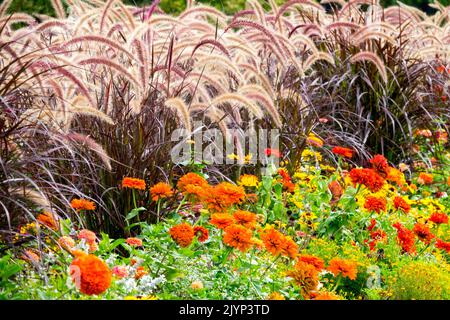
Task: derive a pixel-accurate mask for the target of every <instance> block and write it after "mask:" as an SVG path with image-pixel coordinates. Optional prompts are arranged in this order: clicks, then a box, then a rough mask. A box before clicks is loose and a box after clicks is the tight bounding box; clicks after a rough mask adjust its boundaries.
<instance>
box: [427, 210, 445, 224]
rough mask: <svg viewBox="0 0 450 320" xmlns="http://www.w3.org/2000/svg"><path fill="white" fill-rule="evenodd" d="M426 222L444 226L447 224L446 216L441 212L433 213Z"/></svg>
mask: <svg viewBox="0 0 450 320" xmlns="http://www.w3.org/2000/svg"><path fill="white" fill-rule="evenodd" d="M428 220H430V221H431V222H434V223H436V224H446V223H448V215H446V214H445V213H443V212H434V213H432V214H431V216H430V218H429V219H428Z"/></svg>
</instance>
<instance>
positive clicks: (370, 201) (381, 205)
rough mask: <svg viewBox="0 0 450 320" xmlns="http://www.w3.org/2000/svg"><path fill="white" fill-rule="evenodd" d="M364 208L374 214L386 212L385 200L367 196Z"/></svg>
mask: <svg viewBox="0 0 450 320" xmlns="http://www.w3.org/2000/svg"><path fill="white" fill-rule="evenodd" d="M364 208H366V209H367V210H369V211H375V212H376V213H380V212H381V211H386V199H383V198H377V197H373V196H367V198H366V201H365V202H364Z"/></svg>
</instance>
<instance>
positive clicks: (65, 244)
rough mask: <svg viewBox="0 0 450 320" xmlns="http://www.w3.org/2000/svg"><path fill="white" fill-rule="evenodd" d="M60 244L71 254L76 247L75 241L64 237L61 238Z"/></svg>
mask: <svg viewBox="0 0 450 320" xmlns="http://www.w3.org/2000/svg"><path fill="white" fill-rule="evenodd" d="M58 244H59V245H60V246H61V247H62V248H64V249H66V250H67V251H69V252H70V251H71V250H72V249H73V247H75V241H74V240H73V239H72V238H71V237H69V236H62V237H61V238H59V239H58Z"/></svg>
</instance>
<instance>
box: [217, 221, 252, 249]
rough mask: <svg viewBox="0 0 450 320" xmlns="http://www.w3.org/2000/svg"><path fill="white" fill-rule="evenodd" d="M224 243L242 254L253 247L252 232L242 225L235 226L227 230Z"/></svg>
mask: <svg viewBox="0 0 450 320" xmlns="http://www.w3.org/2000/svg"><path fill="white" fill-rule="evenodd" d="M224 231H225V232H224V234H223V243H225V244H226V245H228V246H230V247H233V248H236V249H238V250H240V251H242V252H245V251H247V250H248V249H250V248H251V247H252V245H253V241H252V232H251V231H250V230H249V229H247V228H245V227H243V226H240V225H237V224H233V225H231V226H229V227H227V228H225V230H224Z"/></svg>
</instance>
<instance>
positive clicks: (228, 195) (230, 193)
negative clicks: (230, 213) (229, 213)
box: [205, 182, 245, 212]
mask: <svg viewBox="0 0 450 320" xmlns="http://www.w3.org/2000/svg"><path fill="white" fill-rule="evenodd" d="M209 191H210V192H209V193H208V194H207V195H206V199H205V201H206V203H207V206H208V207H209V208H210V209H211V210H215V211H218V212H221V211H223V210H225V209H228V208H230V207H231V206H233V205H236V204H239V203H241V202H242V201H243V200H244V199H245V191H244V188H243V187H241V186H236V185H234V184H232V183H229V182H222V183H219V184H218V185H216V186H214V187H213V188H211V189H210V190H209Z"/></svg>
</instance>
